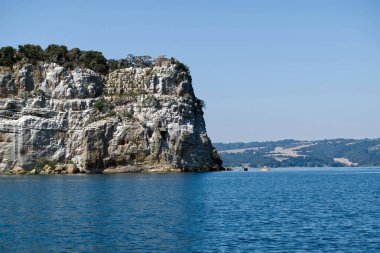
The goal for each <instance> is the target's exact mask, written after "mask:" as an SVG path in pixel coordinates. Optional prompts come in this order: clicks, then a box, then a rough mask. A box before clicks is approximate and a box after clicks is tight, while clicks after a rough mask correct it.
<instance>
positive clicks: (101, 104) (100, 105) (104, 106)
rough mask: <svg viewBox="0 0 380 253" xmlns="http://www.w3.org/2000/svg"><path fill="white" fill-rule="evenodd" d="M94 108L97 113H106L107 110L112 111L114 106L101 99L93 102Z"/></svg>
mask: <svg viewBox="0 0 380 253" xmlns="http://www.w3.org/2000/svg"><path fill="white" fill-rule="evenodd" d="M94 107H95V108H96V109H98V111H99V112H102V113H104V112H106V111H108V110H113V109H114V108H115V106H114V105H113V104H111V103H110V102H109V101H108V100H106V99H104V98H101V99H99V100H98V101H96V102H95V104H94Z"/></svg>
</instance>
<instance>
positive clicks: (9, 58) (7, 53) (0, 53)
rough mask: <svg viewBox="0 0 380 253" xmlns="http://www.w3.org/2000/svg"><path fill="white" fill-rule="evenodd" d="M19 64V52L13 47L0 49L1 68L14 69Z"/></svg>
mask: <svg viewBox="0 0 380 253" xmlns="http://www.w3.org/2000/svg"><path fill="white" fill-rule="evenodd" d="M16 62H17V51H16V49H14V48H13V47H9V46H8V47H2V48H0V66H6V67H12V66H13V64H15V63H16Z"/></svg>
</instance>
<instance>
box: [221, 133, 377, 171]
mask: <svg viewBox="0 0 380 253" xmlns="http://www.w3.org/2000/svg"><path fill="white" fill-rule="evenodd" d="M214 146H215V147H216V148H217V149H218V151H219V153H220V155H221V157H222V159H223V162H224V166H241V165H242V164H250V166H251V167H260V166H270V167H298V166H303V167H322V166H333V167H341V166H380V139H363V140H354V139H332V140H318V141H297V140H281V141H269V142H249V143H242V142H237V143H214Z"/></svg>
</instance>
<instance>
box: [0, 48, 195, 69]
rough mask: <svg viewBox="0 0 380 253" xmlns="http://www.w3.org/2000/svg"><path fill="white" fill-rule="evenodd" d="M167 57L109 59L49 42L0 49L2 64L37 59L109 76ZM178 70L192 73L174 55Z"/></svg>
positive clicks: (6, 64)
mask: <svg viewBox="0 0 380 253" xmlns="http://www.w3.org/2000/svg"><path fill="white" fill-rule="evenodd" d="M159 59H166V58H165V57H159V58H157V59H156V60H154V59H152V57H150V56H135V55H132V54H129V55H128V56H127V57H126V58H125V59H119V60H114V59H110V60H107V59H106V58H105V57H104V56H103V54H102V53H101V52H99V51H92V50H89V51H85V50H80V49H79V48H72V49H70V50H68V49H67V47H66V46H63V45H55V44H52V45H49V46H48V47H47V48H46V49H42V48H41V46H39V45H31V44H26V45H19V46H18V49H15V48H13V47H11V46H6V47H2V48H0V66H5V67H12V66H13V65H15V64H16V63H18V62H22V63H31V64H36V63H38V62H54V63H57V64H59V65H60V66H62V67H66V68H70V69H74V68H76V67H83V68H88V69H92V70H94V71H95V72H98V73H100V74H103V75H106V74H107V73H108V72H109V71H113V70H115V69H120V68H127V67H141V68H144V67H150V66H152V65H154V64H157V60H159ZM169 60H170V61H172V63H173V64H174V63H175V64H176V66H177V68H178V69H179V70H184V71H186V72H189V68H188V67H187V66H186V65H184V64H183V63H181V62H179V61H178V60H176V59H174V58H170V59H169Z"/></svg>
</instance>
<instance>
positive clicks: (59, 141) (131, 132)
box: [0, 59, 221, 173]
mask: <svg viewBox="0 0 380 253" xmlns="http://www.w3.org/2000/svg"><path fill="white" fill-rule="evenodd" d="M181 66H182V65H181V64H179V63H178V62H173V61H171V60H169V59H166V60H161V61H160V62H159V63H157V62H156V63H155V64H153V65H152V66H151V67H146V68H137V67H130V68H123V69H118V70H115V71H112V72H110V73H109V74H107V75H106V76H103V75H100V74H98V73H96V72H94V71H92V70H89V69H83V68H76V69H67V68H63V67H61V66H58V65H57V64H55V63H49V64H47V63H38V64H35V65H30V64H23V65H22V64H19V65H15V66H13V68H5V67H0V172H7V171H10V170H11V169H12V168H15V167H16V166H21V167H22V168H24V169H26V170H31V169H32V168H33V166H34V164H35V162H36V161H37V160H38V159H47V160H54V161H58V162H61V163H65V162H67V161H70V162H73V163H74V164H75V165H76V167H77V168H79V169H80V170H81V171H82V172H88V173H100V172H104V173H107V172H108V173H112V172H139V171H173V170H174V171H209V170H218V169H220V168H221V167H220V162H218V159H217V154H216V151H215V150H214V149H213V147H212V144H211V142H210V139H209V138H208V136H207V133H206V128H205V122H204V119H203V111H202V107H203V101H201V100H199V99H197V98H196V97H195V95H194V91H193V88H192V84H191V76H190V75H189V72H188V70H187V69H186V68H183V67H181Z"/></svg>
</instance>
